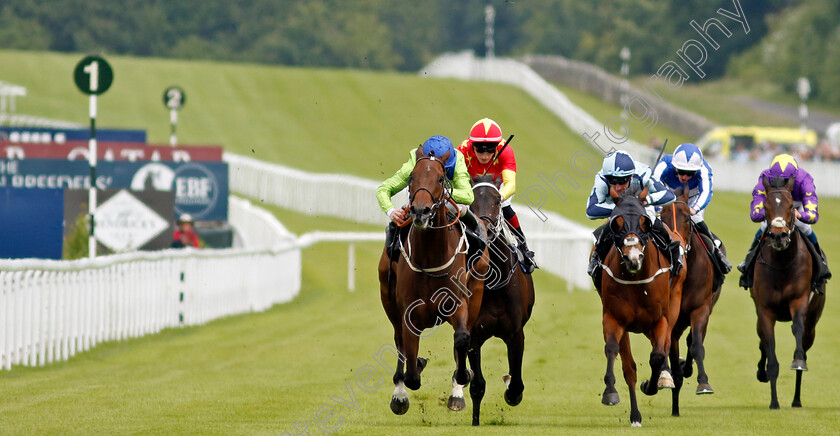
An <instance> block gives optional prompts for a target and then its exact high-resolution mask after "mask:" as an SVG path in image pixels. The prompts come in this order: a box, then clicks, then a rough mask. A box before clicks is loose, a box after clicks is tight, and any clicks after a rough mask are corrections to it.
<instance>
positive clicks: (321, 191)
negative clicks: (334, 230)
mask: <svg viewBox="0 0 840 436" xmlns="http://www.w3.org/2000/svg"><path fill="white" fill-rule="evenodd" d="M224 160H225V161H226V162H228V165H229V168H230V189H231V191H235V192H238V193H240V194H242V195H245V196H248V197H251V198H256V199H259V200H260V201H264V202H266V203H268V204H272V205H275V206H279V207H282V208H284V209H289V210H293V211H296V212H300V213H304V214H307V215H320V216H332V217H338V218H343V219H347V220H350V221H355V222H359V223H366V224H382V231H383V234H384V231H385V224H386V223H387V218H386V217H385V214H383V213H382V211H381V210H380V209H379V204H378V203H377V202H376V188H377V187H378V186H379V183H378V182H375V181H372V180H366V179H362V178H359V177H353V176H344V175H338V174H313V173H306V172H303V171H299V170H296V169H292V168H288V167H284V166H281V165H276V164H271V163H266V162H262V161H259V160H256V159H253V158H250V157H245V156H239V155H235V154H231V153H225V154H224ZM407 202H408V195H407V193H406V191H405V190H403V192H401V193H399V194H397V195H396V196H395V197H394V204H406V203H407ZM516 208H517V210H518V211H520V213H519V214H518V216H519V221H520V223H521V224H522V228H523V229H524V230H525V234H526V236H527V237H528V243H529V245H530V247H531V249H532V250H533V251H534V252H535V253H536V261H537V264H538V265H539V266H540V268H541V269H543V270H545V271H548V272H551V273H553V274H556V275H557V276H559V277H561V278H563V279H564V280H566V283H567V289H568V290H572V289H574V288H578V289H586V290H589V289H591V288H592V282H591V280H590V279H589V276H588V275H587V274H586V266H587V264H588V261H589V250H590V249H591V248H592V241H593V240H592V234H591V230H590V229H588V228H586V227H584V226H582V225H580V224H577V223H575V222H572V221H570V220H568V219H566V218H564V217H562V216H560V215H557V214H555V213H551V212H546V211H543V213H544V214H545V216H546V218H547V219H546V220H545V221H542V220H540V219H539V218H538V217H537V216H536V215H535V214H532V213H527V212H525V211H527V210H528V209H527V206H524V205H521V204H517V205H516ZM365 240H367V239H365Z"/></svg>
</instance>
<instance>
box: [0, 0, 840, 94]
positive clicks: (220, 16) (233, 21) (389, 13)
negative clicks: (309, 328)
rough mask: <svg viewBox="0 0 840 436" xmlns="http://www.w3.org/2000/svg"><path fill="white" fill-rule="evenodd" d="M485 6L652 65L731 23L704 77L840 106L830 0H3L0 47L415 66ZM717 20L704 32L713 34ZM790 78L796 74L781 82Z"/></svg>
mask: <svg viewBox="0 0 840 436" xmlns="http://www.w3.org/2000/svg"><path fill="white" fill-rule="evenodd" d="M487 5H492V6H494V8H495V21H494V29H495V33H494V42H495V52H496V54H497V55H498V56H518V55H523V54H528V53H539V54H559V55H562V56H566V57H569V58H572V59H577V60H582V61H587V62H591V63H594V64H596V65H599V66H601V67H603V68H605V69H606V70H607V71H616V72H617V71H618V69H619V65H620V63H621V60H620V59H619V56H618V54H619V52H620V50H621V48H622V47H624V46H627V47H629V48H631V53H632V57H631V61H630V68H631V71H633V72H634V74H651V73H655V72H656V69H657V68H658V67H659V66H660V65H662V63H663V62H665V61H667V60H668V59H670V58H673V57H674V54H675V53H676V51H677V50H679V49H680V48H681V47H682V45H683V43H684V42H686V41H688V40H690V39H695V40H698V41H699V40H701V36H700V35H699V33H698V31H697V30H696V29H695V28H693V27H692V25H691V22H692V21H694V22H695V23H696V24H698V25H700V26H703V25H704V24H705V23H706V22H707V20H708V19H710V18H716V19H718V20H720V21H721V22H724V23H726V26H727V27H728V28H729V30H731V31H733V32H734V31H735V30H740V29H739V27H738V26H739V24H738V23H736V22H735V21H732V20H729V21H727V19H726V18H725V17H724V16H723V15H721V14H719V13H718V11H719V10H720V9H724V10H726V11H737V9H738V8H740V9H741V10H742V11H743V19H744V20H745V21H746V22H747V23H748V25H749V32H748V33H747V32H744V31H740V33H738V34H737V37H729V38H723V37H721V36H720V34H717V35H718V38H717V40H718V41H717V42H719V43H720V47H718V48H717V49H715V50H713V52H712V53H711V54H713V55H711V54H710V55H709V56H708V57H707V59H706V60H705V63H704V65H703V71H704V72H705V73H706V74H707V75H708V77H720V76H723V75H725V74H727V73H732V74H738V75H741V76H743V77H748V78H753V77H755V76H756V75H758V74H759V71H763V70H766V71H764V73H762V74H763V77H764V78H766V79H767V80H771V81H777V82H778V83H782V84H784V85H785V86H786V87H791V86H793V83H794V81H795V76H799V75H807V76H809V77H810V78H811V79H812V83H814V84H815V87H814V88H815V96H817V97H818V98H821V99H823V100H826V101H832V102H838V101H840V86H834V85H835V83H834V82H838V81H840V75H838V74H836V73H834V74H828V73H829V72H832V73H833V72H835V71H837V69H836V68H834V67H835V66H840V44H838V42H840V27H838V25H837V23H838V19H837V18H838V16H840V0H810V1H807V2H805V1H802V0H658V1H657V0H600V1H592V2H585V1H579V0H459V1H451V0H424V1H409V0H240V1H222V0H124V1H120V2H110V1H109V2H106V1H101V0H62V1H60V2H56V1H54V0H5V1H4V2H3V3H2V6H0V47H3V48H12V49H24V50H53V51H62V52H84V53H114V54H126V55H136V56H153V57H170V58H181V59H212V60H224V61H239V62H258V63H268V64H282V65H296V66H314V67H335V68H344V67H351V68H365V69H383V70H399V71H416V70H418V69H419V68H421V67H422V66H423V65H424V64H425V63H427V62H428V61H430V60H431V59H433V58H434V56H436V55H438V54H440V53H442V52H446V51H460V50H465V49H472V50H474V51H475V52H476V53H477V54H478V55H483V54H484V51H485V46H484V40H485V27H486V24H485V15H484V9H485V6H487ZM716 32H718V31H717V30H715V29H712V30H709V33H710V34H716ZM791 77H794V79H793V80H791Z"/></svg>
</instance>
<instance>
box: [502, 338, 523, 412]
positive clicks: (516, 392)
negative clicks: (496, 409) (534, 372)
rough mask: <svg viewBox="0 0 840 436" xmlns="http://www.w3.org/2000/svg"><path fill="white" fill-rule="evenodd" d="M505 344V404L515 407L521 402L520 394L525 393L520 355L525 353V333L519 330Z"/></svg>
mask: <svg viewBox="0 0 840 436" xmlns="http://www.w3.org/2000/svg"><path fill="white" fill-rule="evenodd" d="M505 342H506V344H507V355H508V371H510V373H509V374H508V375H507V377H505V384H506V385H507V386H506V389H505V402H506V403H508V405H509V406H516V405H518V404H519V403H520V402H521V401H522V392H523V391H525V383H524V382H523V381H522V354H523V353H524V352H525V332H524V331H523V330H521V329H520V330H519V331H518V332H516V333H515V334H514V335H513V337H512V338H510V339H508V340H507V341H505Z"/></svg>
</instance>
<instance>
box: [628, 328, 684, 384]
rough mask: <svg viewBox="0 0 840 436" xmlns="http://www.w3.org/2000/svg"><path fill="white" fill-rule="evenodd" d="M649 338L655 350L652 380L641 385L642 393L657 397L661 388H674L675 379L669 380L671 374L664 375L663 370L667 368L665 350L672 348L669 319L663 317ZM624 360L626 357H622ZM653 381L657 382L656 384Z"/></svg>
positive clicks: (652, 355)
mask: <svg viewBox="0 0 840 436" xmlns="http://www.w3.org/2000/svg"><path fill="white" fill-rule="evenodd" d="M648 337H650V338H651V345H653V350H652V351H651V352H650V370H651V375H650V379H648V380H645V381H643V382H642V384H641V391H642V393H644V394H645V395H656V393H657V392H658V391H659V389H660V387H661V388H674V382H673V379H672V378H671V379H669V378H668V377H669V376H670V374H668V373H667V372H666V373H664V374H663V373H662V368H663V367H664V366H665V359H666V357H665V355H666V353H665V350H666V349H668V348H670V345H671V344H670V342H671V341H670V339H671V333H670V330H669V324H668V319H667V318H665V317H662V318H660V319H659V321H658V322H657V323H656V325H655V326H654V328H653V329H652V331H651V332H649V334H648ZM622 359H624V355H622ZM653 380H657V382H656V384H654V383H653Z"/></svg>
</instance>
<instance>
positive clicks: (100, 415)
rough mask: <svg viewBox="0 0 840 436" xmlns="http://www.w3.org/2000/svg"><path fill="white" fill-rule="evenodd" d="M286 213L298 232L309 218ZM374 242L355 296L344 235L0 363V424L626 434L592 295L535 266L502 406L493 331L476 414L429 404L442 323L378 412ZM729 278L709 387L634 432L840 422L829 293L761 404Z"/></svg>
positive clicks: (113, 429)
mask: <svg viewBox="0 0 840 436" xmlns="http://www.w3.org/2000/svg"><path fill="white" fill-rule="evenodd" d="M298 225H299V226H300V231H306V230H309V229H307V228H305V226H303V225H302V224H298ZM346 225H347V226H348V227H350V226H352V225H353V224H351V223H346ZM311 228H314V227H311ZM311 228H310V229H311ZM379 252H380V245H379V244H358V246H357V260H358V262H359V266H358V268H359V273H358V287H357V291H356V292H354V293H350V292H347V291H346V290H345V286H344V282H345V278H346V276H345V274H346V270H345V268H346V267H345V258H344V256H343V247H341V246H338V245H331V244H323V245H316V246H314V247H311V248H309V249H307V250H306V251H305V252H304V257H303V258H304V264H303V268H304V269H303V275H304V286H303V289H302V292H301V295H300V296H299V297H298V298H297V299H295V300H294V301H293V302H291V303H288V304H284V305H281V306H277V307H274V308H273V309H271V310H269V311H267V312H265V313H261V314H252V315H245V316H236V317H230V318H226V319H222V320H218V321H215V322H212V323H210V324H208V325H206V326H202V327H191V328H184V329H170V330H167V331H165V332H163V333H161V334H158V335H154V336H150V337H146V338H141V339H134V340H129V341H125V342H121V343H110V344H104V345H101V346H99V347H97V348H95V349H93V350H91V351H89V352H86V353H81V354H79V355H77V356H76V357H74V358H73V359H71V360H70V361H68V362H60V363H56V364H53V365H50V366H48V367H45V368H22V367H20V368H15V369H13V370H12V371H5V372H2V373H0V393H2V397H0V434H44V433H74V434H91V433H107V434H126V433H142V434H278V433H282V432H284V431H289V432H291V433H292V434H294V427H293V426H294V424H295V423H300V424H303V423H305V422H309V423H311V424H312V425H313V427H312V428H310V430H311V434H318V433H319V432H320V430H318V429H317V427H314V426H315V425H316V424H315V423H316V421H315V414H316V413H317V411H318V410H319V408H321V407H322V406H324V405H331V406H333V407H334V408H335V409H336V410H337V411H338V413H340V415H341V418H342V419H343V421H342V423H341V429H340V431H339V432H337V434H359V435H379V434H382V435H388V434H454V433H459V434H461V433H463V434H500V435H501V434H505V435H508V434H535V433H536V434H592V435H595V434H604V433H605V432H614V431H623V432H626V431H628V429H629V423H628V420H629V405H628V404H629V403H628V401H629V400H628V397H627V389H626V387H625V385H624V383H623V381H622V379H621V376H620V375H618V378H619V382H618V389H619V394H620V395H621V399H622V403H621V404H620V405H618V406H616V407H605V406H602V405H600V393H601V391H602V390H603V381H602V378H603V370H604V366H605V365H604V361H605V359H604V357H603V340H602V337H601V333H600V331H601V326H600V310H601V309H600V303H599V301H598V297H597V294H595V293H593V292H572V293H567V292H565V291H563V289H565V284H564V283H563V282H562V281H561V280H559V279H556V278H554V277H552V276H550V275H548V274H545V273H542V272H537V274H535V280H536V289H537V304H536V305H535V307H534V314H533V318H532V320H531V321H530V323H529V324H528V326H527V328H526V334H527V340H526V344H527V345H526V354H525V362H524V374H525V383H526V390H525V397H524V400H523V402H522V404H521V405H520V406H518V407H515V408H511V407H509V406H507V405H506V404H505V403H504V401H503V399H502V393H503V385H502V383H501V375H502V374H504V373H505V372H506V359H505V357H504V348H503V346H502V343H501V342H500V341H498V340H493V341H491V342H489V343H488V344H487V345H486V346H485V348H484V365H485V366H484V370H485V374H486V378H487V380H488V388H487V396H486V397H485V400H484V403H483V405H484V407H483V409H482V410H483V421H482V422H483V423H484V425H483V426H482V427H481V428H479V429H474V428H472V427H470V425H469V423H470V415H469V413H470V412H469V411H465V412H461V413H452V412H449V411H447V410H446V409H445V406H444V405H443V404H442V402H443V401H444V400H443V399H444V398H445V396H446V395H447V394H448V392H449V385H448V380H449V377H450V376H451V371H452V362H451V346H452V345H451V341H452V339H451V338H452V336H451V330H449V329H448V327H447V328H444V329H442V330H441V331H440V332H438V333H437V334H435V335H433V336H431V337H429V338H426V339H424V340H423V341H422V342H421V352H422V354H423V355H424V356H426V357H429V358H430V359H431V360H430V364H429V366H428V368H427V369H426V370H425V371H424V373H423V386H422V387H421V389H420V390H419V391H417V392H411V393H410V398H411V409H410V410H409V412H408V414H406V415H405V416H395V415H393V414H392V413H391V412H390V410H389V409H388V401H389V399H390V395H391V391H392V385H391V383H390V376H389V375H388V374H381V375H382V377H383V380H382V383H381V385H379V387H378V388H376V389H375V390H374V391H373V392H365V391H362V390H361V389H360V388H359V387H358V386H356V385H355V379H354V377H355V373H356V372H358V371H359V369H360V368H362V367H363V366H364V365H372V366H374V367H375V368H378V367H379V365H378V363H376V361H375V360H374V358H373V355H374V354H375V353H376V352H377V350H378V349H379V347H380V346H382V345H383V344H387V343H390V342H391V337H392V334H393V332H392V331H391V328H390V325H389V324H388V322H387V320H386V318H385V315H384V313H383V311H382V308H381V306H380V303H379V297H378V284H377V282H376V277H375V274H374V273H373V271H375V267H376V262H377V259H378V255H379ZM339 253H342V254H339ZM365 272H366V273H365ZM733 281H734V280H732V278H730V280H729V282H728V283H727V284H726V286H725V289H724V290H723V295H722V297H721V300H720V302H719V304H718V307H717V308H716V311H715V313H714V314H713V317H712V320H711V325H710V328H709V333H708V339H707V359H706V365H707V370H708V372H709V375H710V380H711V383H712V385H713V386H714V388H715V390H716V393H715V394H714V395H711V396H702V397H699V396H695V395H694V394H693V390H694V388H696V382H695V381H694V380H689V381H687V383H686V386H685V388H684V389H685V390H684V392H683V396H682V415H683V416H682V417H680V418H672V417H670V395H669V394H668V393H667V392H662V393H660V394H659V395H657V396H655V397H644V396H641V397H640V407H641V410H642V414H643V419H644V421H643V425H644V426H645V427H646V428H647V430H646V432H652V433H654V434H673V433H675V432H676V433H687V432H689V431H690V432H691V433H694V434H708V433H716V434H744V433H748V432H749V433H756V432H763V433H769V434H792V433H796V434H827V433H831V432H833V431H834V429H836V428H837V425H840V415H838V414H837V413H836V404H837V403H838V401H840V394H838V391H837V389H836V386H835V382H834V381H835V380H837V378H838V376H840V369H838V367H837V366H836V365H834V362H835V361H836V359H837V358H838V357H840V356H838V354H840V352H838V350H840V339H838V337H837V336H836V335H833V334H832V333H831V332H833V331H836V329H837V328H838V327H840V325H838V324H839V322H838V320H837V318H836V317H832V316H831V314H832V313H835V312H836V309H837V306H836V304H834V303H833V302H834V301H837V300H836V299H833V298H829V300H828V301H829V303H828V306H827V307H826V311H825V313H826V316H825V317H824V319H823V320H822V322H821V325H820V326H819V327H818V333H817V341H816V344H815V346H814V348H813V349H812V350H811V352H810V353H809V357H810V358H809V362H808V363H809V367H810V371H809V372H808V373H806V374H805V378H804V393H803V403H804V407H803V408H802V409H800V410H793V409H791V408H789V407H788V405H789V403H790V400H791V398H792V389H793V388H792V385H793V379H794V378H793V376H794V374H793V373H792V372H791V371H787V370H784V369H783V370H782V373H781V377H780V380H779V393H780V401H781V403H782V405H783V406H782V410H780V411H771V410H768V409H767V406H768V404H769V388H768V386H767V385H765V384H761V383H759V382H757V381H756V380H755V378H754V374H755V363H756V361H757V359H758V350H757V345H758V340H757V337H756V335H755V327H754V323H755V315H754V311H753V309H752V304H751V301H750V300H749V297H748V296H747V294H746V292H744V291H742V290H739V289H735V288H734V286H733V285H732V282H733ZM829 292H831V290H829ZM831 296H833V294H832V295H830V297H831ZM777 332H778V335H779V340H778V355H779V358H780V361H781V365H782V368H785V367H786V365H787V364H788V362H789V361H790V359H791V356H792V350H793V344H792V339H791V335H790V332H789V328H788V325H781V326H779V328H777ZM645 342H646V341H644V340H643V339H641V338H639V337H634V340H633V347H634V350H635V356H636V361H637V365H638V367H639V370H640V373H641V374H645V373H646V371H648V369H647V368H648V365H647V355H648V353H649V350H650V346H649V345H648V344H646V343H645ZM391 360H394V359H388V360H387V363H388V364H389V365H393V362H391ZM617 370H618V369H617ZM644 377H647V376H646V375H645V376H644ZM374 380H376V379H374ZM347 382H349V383H350V386H351V387H352V389H353V390H352V394H353V395H354V396H355V399H356V401H357V403H358V404H357V405H355V409H349V408H347V407H345V406H342V405H339V404H338V403H336V402H335V401H334V400H333V399H332V398H333V396H336V397H341V398H346V399H349V396H348V393H347V391H346V389H347V388H346V383H347ZM468 403H469V401H468ZM329 424H331V425H335V424H337V420H333V421H330V422H329ZM689 429H690V430H689Z"/></svg>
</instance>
